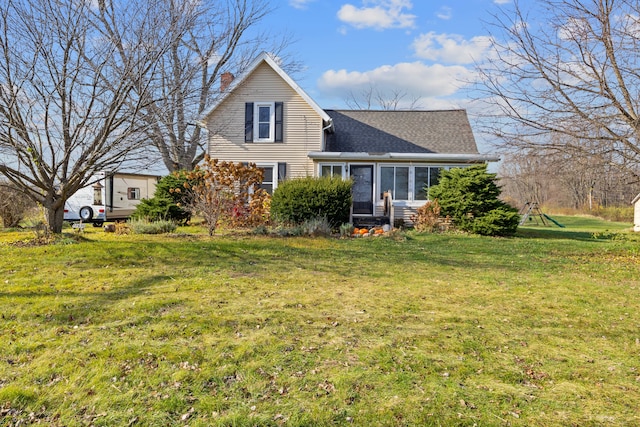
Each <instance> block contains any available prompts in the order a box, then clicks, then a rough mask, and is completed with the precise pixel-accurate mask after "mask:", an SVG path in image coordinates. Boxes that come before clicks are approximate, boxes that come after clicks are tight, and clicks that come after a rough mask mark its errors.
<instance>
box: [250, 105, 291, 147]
mask: <svg viewBox="0 0 640 427" xmlns="http://www.w3.org/2000/svg"><path fill="white" fill-rule="evenodd" d="M283 109H284V108H283V103H282V102H248V103H246V104H245V128H244V141H245V142H283V135H282V131H283V126H282V125H283V120H282V119H283Z"/></svg>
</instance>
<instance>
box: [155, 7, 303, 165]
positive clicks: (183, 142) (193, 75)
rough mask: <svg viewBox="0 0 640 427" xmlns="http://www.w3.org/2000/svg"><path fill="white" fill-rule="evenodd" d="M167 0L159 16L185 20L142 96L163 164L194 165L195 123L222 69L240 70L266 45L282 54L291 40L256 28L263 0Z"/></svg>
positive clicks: (264, 10) (198, 155)
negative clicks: (180, 3) (178, 1)
mask: <svg viewBox="0 0 640 427" xmlns="http://www.w3.org/2000/svg"><path fill="white" fill-rule="evenodd" d="M166 3H167V5H168V7H167V8H166V11H167V13H168V16H166V17H165V19H164V20H163V22H166V23H167V25H168V24H170V23H171V22H173V21H175V20H176V19H178V16H182V17H183V18H184V17H185V16H186V20H187V21H188V24H189V26H188V28H187V31H185V32H182V29H181V28H176V27H175V26H174V27H173V30H174V31H176V33H175V34H174V36H173V37H172V40H173V41H172V43H171V46H170V48H169V50H168V51H167V52H166V53H165V54H164V55H163V57H162V59H161V66H160V68H159V71H160V73H159V74H158V75H156V76H154V77H155V79H154V80H152V81H150V82H149V84H148V85H147V86H145V88H144V89H145V91H144V93H143V97H145V98H146V99H148V101H149V102H148V106H147V107H146V108H145V110H144V111H145V119H146V121H147V123H148V124H149V133H148V136H149V138H150V140H151V141H152V143H153V145H154V146H155V147H156V148H157V150H158V151H159V152H160V155H161V157H162V161H163V163H164V165H165V167H166V168H167V169H168V170H169V171H177V170H192V169H193V168H194V167H195V166H196V165H197V164H198V163H199V162H200V161H201V160H202V159H203V158H204V155H205V153H206V138H205V136H204V135H203V133H202V129H201V128H200V127H199V126H197V125H196V123H197V121H198V119H199V118H200V116H201V114H202V113H203V112H204V110H205V109H206V108H207V107H208V106H209V105H210V104H211V103H212V102H213V101H214V100H215V98H216V97H217V96H219V95H220V94H221V90H220V86H219V81H220V77H221V75H222V74H223V73H227V72H230V73H232V74H231V75H234V74H235V75H238V74H239V73H241V72H242V71H243V70H244V69H245V68H246V66H247V65H248V64H249V63H250V62H251V60H253V59H254V58H255V57H256V56H257V54H258V53H259V52H260V51H262V50H265V49H267V50H269V51H270V52H271V53H273V54H275V55H282V54H283V51H284V49H285V48H286V47H287V46H288V44H289V40H288V37H287V36H279V37H278V36H275V35H271V34H268V33H265V32H258V31H257V28H256V27H257V25H258V24H259V23H260V21H261V20H263V18H264V17H265V16H267V15H268V14H269V13H270V12H271V11H272V10H273V7H272V5H271V3H270V2H269V1H267V0H224V1H212V0H206V1H199V2H187V3H188V4H189V5H190V7H189V8H185V7H176V5H175V4H174V2H173V1H171V0H166ZM166 31H167V32H169V31H171V28H167V29H166ZM178 31H179V32H178ZM281 58H282V59H283V60H284V61H285V62H287V61H289V60H288V59H286V58H285V57H281ZM283 66H285V67H288V68H289V69H295V67H297V64H296V63H295V62H292V61H289V62H287V63H286V64H285V65H283ZM227 83H228V82H227ZM223 89H224V88H223Z"/></svg>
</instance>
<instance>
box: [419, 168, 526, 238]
mask: <svg viewBox="0 0 640 427" xmlns="http://www.w3.org/2000/svg"><path fill="white" fill-rule="evenodd" d="M496 180H497V178H496V174H494V173H489V172H487V166H486V165H477V166H470V167H466V168H453V169H450V170H448V171H443V172H442V174H441V176H440V181H439V183H438V185H435V186H433V187H431V188H430V189H429V198H430V199H432V200H433V199H437V200H438V202H439V203H440V215H441V216H446V215H448V216H450V217H451V218H452V219H453V221H454V224H455V226H456V227H457V228H458V229H460V230H462V231H467V232H470V233H475V234H482V235H486V236H509V235H513V234H514V233H515V232H516V230H517V228H518V224H519V222H520V216H519V215H518V211H517V209H515V208H514V207H512V206H510V205H508V204H507V203H505V202H503V201H502V200H500V199H499V196H500V193H501V190H500V187H499V186H498V184H497V183H496Z"/></svg>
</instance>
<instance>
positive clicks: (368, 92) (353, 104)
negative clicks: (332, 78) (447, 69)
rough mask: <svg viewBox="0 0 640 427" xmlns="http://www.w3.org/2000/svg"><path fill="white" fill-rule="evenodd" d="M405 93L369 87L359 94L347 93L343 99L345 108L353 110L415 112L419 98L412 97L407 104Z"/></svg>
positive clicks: (397, 90)
mask: <svg viewBox="0 0 640 427" xmlns="http://www.w3.org/2000/svg"><path fill="white" fill-rule="evenodd" d="M406 97H407V93H406V92H404V91H402V90H399V89H392V90H391V91H388V92H384V91H382V90H380V89H378V88H375V87H374V86H373V85H369V86H368V87H366V88H365V89H363V90H361V91H360V92H359V93H355V92H353V91H350V92H349V96H348V97H347V98H345V100H344V101H345V103H346V104H347V106H348V107H349V108H351V109H354V110H371V109H379V110H387V111H390V110H416V109H419V108H420V106H419V97H417V96H413V97H412V98H411V99H409V100H408V102H407V101H406V100H405V98H406Z"/></svg>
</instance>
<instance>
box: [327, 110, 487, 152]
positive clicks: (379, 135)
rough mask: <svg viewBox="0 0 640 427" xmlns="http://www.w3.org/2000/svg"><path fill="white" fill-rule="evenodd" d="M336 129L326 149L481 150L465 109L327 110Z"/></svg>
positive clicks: (352, 150)
mask: <svg viewBox="0 0 640 427" xmlns="http://www.w3.org/2000/svg"><path fill="white" fill-rule="evenodd" d="M325 111H326V112H327V114H328V115H329V116H330V117H331V119H332V120H333V125H334V132H333V133H331V134H329V135H327V145H326V149H325V151H329V152H359V153H390V152H393V153H459V154H478V148H477V145H476V141H475V138H474V137H473V132H472V130H471V125H470V124H469V119H468V117H467V113H466V111H465V110H437V111H416V110H410V111H389V110H384V111H378V110H374V111H371V110H325Z"/></svg>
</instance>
